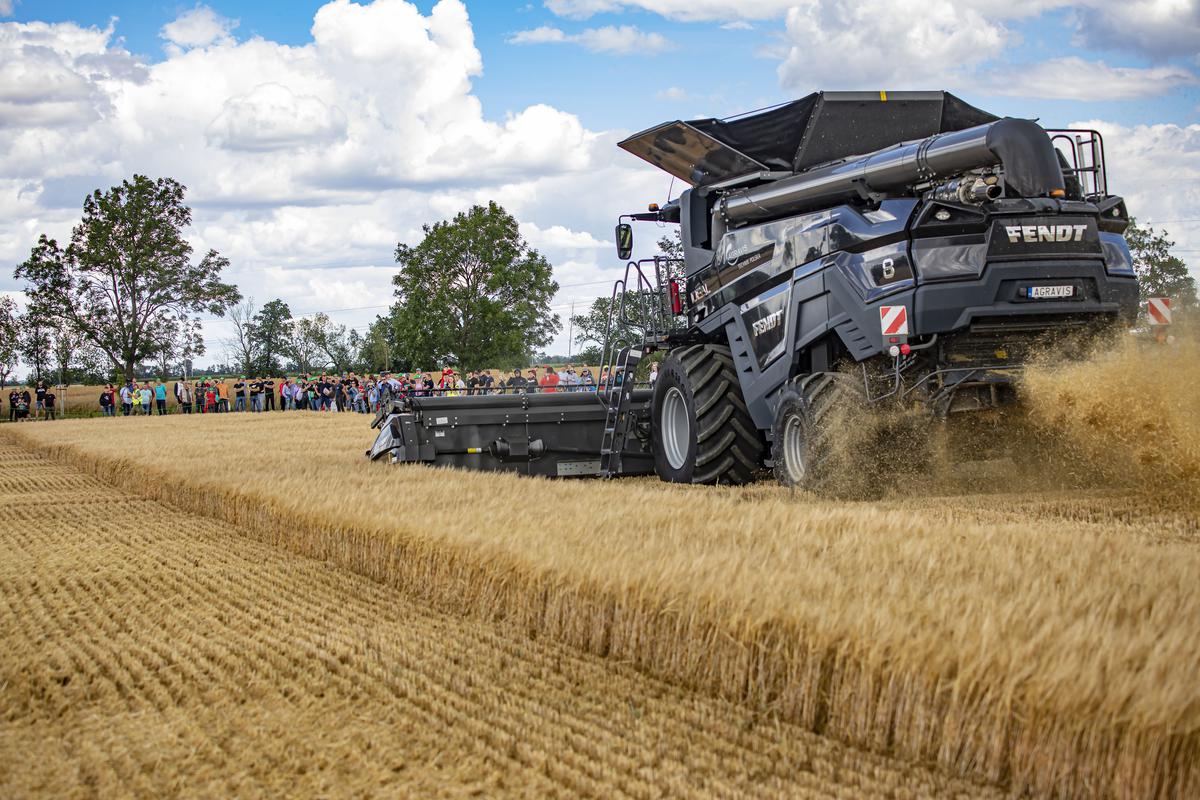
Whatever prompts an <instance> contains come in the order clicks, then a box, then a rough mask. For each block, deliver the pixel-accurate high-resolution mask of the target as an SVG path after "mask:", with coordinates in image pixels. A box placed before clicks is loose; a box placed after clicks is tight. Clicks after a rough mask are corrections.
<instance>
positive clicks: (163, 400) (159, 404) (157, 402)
mask: <svg viewBox="0 0 1200 800" xmlns="http://www.w3.org/2000/svg"><path fill="white" fill-rule="evenodd" d="M154 410H155V411H157V412H158V415H159V416H160V417H161V416H163V415H164V414H166V413H167V387H166V384H164V383H163V382H162V381H159V382H158V383H157V384H155V386H154Z"/></svg>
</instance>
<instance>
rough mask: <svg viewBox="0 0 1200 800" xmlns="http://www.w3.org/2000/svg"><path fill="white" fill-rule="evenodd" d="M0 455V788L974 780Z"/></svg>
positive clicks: (843, 786) (834, 788)
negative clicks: (504, 629) (531, 636)
mask: <svg viewBox="0 0 1200 800" xmlns="http://www.w3.org/2000/svg"><path fill="white" fill-rule="evenodd" d="M0 459H3V462H4V463H5V464H6V465H8V466H9V469H7V470H6V471H4V472H3V473H2V474H0V509H3V510H2V511H0V642H2V643H3V649H2V651H0V796H4V797H39V796H46V797H49V796H53V797H64V796H80V797H87V796H114V795H137V796H158V795H168V794H169V795H184V796H187V795H196V796H253V795H272V796H280V795H321V796H350V795H353V796H362V795H386V796H396V795H420V796H462V795H485V796H500V795H514V796H547V797H551V796H571V797H575V796H603V797H623V796H627V797H659V796H672V797H675V796H729V797H742V796H745V797H755V796H757V797H778V796H795V797H805V796H811V797H831V796H832V797H847V798H851V797H855V798H856V797H871V796H879V797H884V796H886V797H931V796H960V797H980V796H985V795H989V794H992V793H993V792H994V790H993V789H991V788H989V787H985V786H981V785H977V784H972V783H968V782H965V781H962V780H958V779H953V778H950V777H947V776H946V775H944V774H942V773H940V772H938V771H935V770H930V769H926V768H924V767H919V766H913V765H909V764H905V763H903V762H900V761H897V760H894V759H889V758H886V757H883V756H879V755H875V754H871V753H867V752H864V751H861V750H857V749H854V748H851V747H847V746H845V745H841V744H838V743H835V742H833V741H832V740H829V739H825V738H822V737H819V736H816V735H814V734H812V733H809V732H806V731H804V730H802V729H800V728H799V727H797V726H794V725H788V724H785V723H781V722H779V721H778V720H775V719H773V718H771V717H769V716H766V715H762V714H756V713H754V712H753V711H751V710H749V709H746V708H743V707H740V706H737V705H734V704H730V703H725V702H721V701H718V700H715V699H712V698H709V697H705V696H702V695H698V694H694V693H692V692H689V691H686V690H684V689H681V688H678V687H675V686H673V685H671V684H668V683H665V682H662V681H656V680H653V679H650V678H647V677H645V676H643V675H641V674H639V673H637V672H635V671H634V670H632V669H631V668H628V667H626V666H623V665H621V664H615V663H613V662H611V661H606V660H604V659H601V658H598V657H594V656H589V655H585V654H583V653H580V652H578V651H576V650H573V649H571V648H569V647H567V646H565V645H559V644H555V643H552V642H548V641H544V640H537V641H534V640H528V639H524V638H521V637H518V636H514V635H506V634H503V633H501V632H499V631H497V630H495V629H493V628H492V627H491V626H489V625H488V624H487V623H484V622H480V621H472V620H468V619H462V618H459V617H456V616H452V615H447V614H442V613H438V612H434V611H432V610H430V609H429V608H427V607H424V606H421V605H419V604H417V603H414V602H412V601H411V600H409V599H407V598H405V597H403V596H402V595H401V594H400V593H398V592H396V591H394V590H391V589H388V588H387V587H385V586H383V585H380V584H378V583H375V582H373V581H371V580H370V579H367V578H364V577H361V576H359V575H356V574H353V573H351V572H349V571H347V570H345V569H341V568H338V567H334V566H332V565H329V564H326V563H322V562H319V561H315V560H312V559H308V558H305V557H303V556H299V555H295V554H293V553H289V552H286V551H284V550H281V549H277V548H274V547H271V546H269V545H265V544H262V543H259V542H255V541H252V540H251V539H249V538H245V537H242V536H240V535H239V534H238V533H236V532H235V531H232V530H229V529H228V526H227V525H226V524H225V523H222V522H218V521H215V520H212V519H209V518H206V517H202V516H197V515H193V514H187V513H183V512H180V511H177V510H173V509H170V508H168V507H166V506H164V505H162V504H160V503H157V502H154V501H150V500H146V499H143V498H139V497H136V496H133V495H130V494H128V493H125V492H122V491H120V490H117V489H114V488H112V487H110V486H107V485H105V484H104V483H102V482H101V481H99V480H97V479H96V478H94V477H91V476H89V475H87V474H85V473H84V472H82V471H80V470H76V469H73V468H71V467H66V466H62V465H59V464H57V463H55V462H52V461H50V460H48V459H46V458H42V457H40V456H36V455H34V454H32V453H30V452H29V451H27V450H24V449H22V448H19V447H17V446H14V445H12V444H10V443H8V442H6V441H2V440H0Z"/></svg>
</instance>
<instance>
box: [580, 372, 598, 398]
mask: <svg viewBox="0 0 1200 800" xmlns="http://www.w3.org/2000/svg"><path fill="white" fill-rule="evenodd" d="M579 388H580V389H582V390H583V391H585V392H594V391H596V380H595V379H594V378H593V377H592V371H591V370H590V369H588V368H587V367H584V368H583V372H581V373H579Z"/></svg>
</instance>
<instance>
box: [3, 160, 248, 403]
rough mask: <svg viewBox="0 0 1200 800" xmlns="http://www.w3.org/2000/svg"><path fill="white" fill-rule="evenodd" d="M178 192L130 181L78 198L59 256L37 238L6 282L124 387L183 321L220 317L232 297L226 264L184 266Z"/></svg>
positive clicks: (186, 247) (188, 256) (187, 254)
mask: <svg viewBox="0 0 1200 800" xmlns="http://www.w3.org/2000/svg"><path fill="white" fill-rule="evenodd" d="M185 191H186V189H185V187H184V186H183V185H182V184H180V183H178V182H176V181H174V180H172V179H170V178H159V179H158V180H156V181H152V180H150V179H149V178H147V177H145V176H144V175H135V176H134V177H133V180H132V181H128V180H127V181H123V182H122V183H121V185H120V186H115V187H113V188H111V189H109V190H108V191H107V192H101V191H100V190H99V189H97V190H96V191H95V192H94V193H92V194H91V195H88V197H87V198H86V199H85V200H84V203H83V218H82V219H81V220H80V223H79V224H78V225H77V226H75V229H74V230H73V232H72V234H71V242H70V244H68V245H67V247H66V248H62V247H60V246H59V244H58V242H56V241H55V240H54V239H50V238H48V237H47V236H45V235H42V236H41V237H40V238H39V239H38V243H37V245H35V246H34V248H33V250H32V252H31V253H30V255H29V258H28V259H27V260H26V261H25V262H24V263H22V264H21V265H20V266H18V267H17V269H16V272H15V275H16V277H17V278H19V279H23V280H25V281H26V282H27V286H26V287H25V294H26V296H27V297H28V298H29V310H30V313H31V314H34V315H36V316H37V317H39V318H41V319H44V320H45V321H46V322H47V323H48V324H49V323H51V322H63V323H67V324H70V325H71V326H72V327H73V328H75V329H76V330H78V331H79V333H80V335H81V336H82V337H83V340H84V341H85V342H87V343H89V344H91V345H93V346H95V347H97V348H99V349H100V350H102V351H103V352H104V353H105V354H106V355H107V356H108V358H109V359H111V361H112V362H113V364H114V365H115V366H116V367H117V369H119V370H120V371H121V372H122V373H123V374H124V377H125V379H126V380H130V379H132V378H133V377H134V368H135V366H136V365H137V364H138V362H140V361H141V360H143V359H146V358H151V357H153V356H154V355H155V354H156V353H158V352H159V351H160V350H161V345H162V343H163V342H164V341H169V340H171V339H173V338H174V337H175V336H177V335H178V333H179V331H180V329H181V327H183V326H184V325H186V324H187V323H188V316H189V315H191V314H198V313H208V314H214V315H217V316H221V315H223V314H224V313H225V310H226V309H227V308H229V307H230V306H232V305H233V304H235V303H236V302H237V301H238V300H239V299H241V294H240V293H239V292H238V290H237V287H236V286H232V285H230V284H226V283H222V282H221V272H222V270H224V269H225V268H226V267H227V266H229V260H228V259H226V258H224V257H222V256H221V255H220V254H219V253H217V251H215V250H209V251H208V253H207V254H205V256H204V257H203V258H202V259H200V262H199V263H193V262H192V246H191V245H190V244H189V243H188V241H187V240H186V239H185V238H184V236H183V232H184V230H185V229H186V228H187V227H188V226H189V225H191V222H192V212H191V209H190V208H188V207H187V206H186V205H184V202H183V200H184V192H185Z"/></svg>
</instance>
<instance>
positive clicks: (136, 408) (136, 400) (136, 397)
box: [129, 386, 142, 417]
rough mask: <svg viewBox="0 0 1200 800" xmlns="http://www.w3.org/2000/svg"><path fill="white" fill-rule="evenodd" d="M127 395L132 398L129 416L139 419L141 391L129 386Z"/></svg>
mask: <svg viewBox="0 0 1200 800" xmlns="http://www.w3.org/2000/svg"><path fill="white" fill-rule="evenodd" d="M129 394H130V395H131V396H132V397H133V410H132V411H131V412H130V415H131V416H134V417H139V416H141V414H142V390H141V389H139V388H138V387H137V386H130V387H129Z"/></svg>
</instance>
